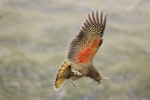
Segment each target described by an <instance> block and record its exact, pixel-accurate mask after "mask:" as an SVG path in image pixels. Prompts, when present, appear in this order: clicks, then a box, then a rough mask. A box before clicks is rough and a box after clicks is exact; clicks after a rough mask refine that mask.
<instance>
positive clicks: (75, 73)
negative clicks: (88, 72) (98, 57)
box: [72, 70, 82, 76]
mask: <svg viewBox="0 0 150 100" xmlns="http://www.w3.org/2000/svg"><path fill="white" fill-rule="evenodd" d="M72 72H73V73H74V75H77V76H80V75H82V74H81V73H80V72H79V71H77V70H72Z"/></svg>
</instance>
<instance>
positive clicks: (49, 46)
mask: <svg viewBox="0 0 150 100" xmlns="http://www.w3.org/2000/svg"><path fill="white" fill-rule="evenodd" d="M149 9H150V1H149V0H72V1H71V0H0V100H150V11H149ZM92 10H103V11H104V12H105V13H106V14H107V26H106V30H105V33H104V41H103V44H102V47H101V48H100V50H99V51H98V52H97V54H96V56H95V58H94V63H95V66H96V67H97V69H98V70H99V71H101V73H103V75H104V76H107V77H109V80H104V81H103V82H102V83H101V85H97V83H96V82H94V81H93V80H91V79H89V78H82V79H80V80H78V81H76V82H77V84H78V85H79V87H80V88H79V89H78V88H75V87H73V85H72V84H71V83H69V82H66V83H65V84H64V86H63V88H62V89H61V90H60V91H59V92H55V91H54V90H53V88H52V86H53V81H54V78H55V75H56V71H57V70H58V68H59V66H60V64H61V62H62V61H63V60H64V59H65V57H66V54H67V49H68V44H69V42H70V41H71V39H72V38H73V36H75V34H77V33H78V32H79V29H80V25H81V24H82V22H83V21H84V18H85V17H86V16H87V14H88V13H89V12H90V11H92Z"/></svg>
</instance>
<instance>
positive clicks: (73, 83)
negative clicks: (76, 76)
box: [69, 79, 79, 88]
mask: <svg viewBox="0 0 150 100" xmlns="http://www.w3.org/2000/svg"><path fill="white" fill-rule="evenodd" d="M69 81H70V82H71V83H72V85H73V86H74V87H76V88H79V86H78V85H77V84H76V83H75V82H74V81H73V80H71V79H69Z"/></svg>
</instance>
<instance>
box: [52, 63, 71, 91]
mask: <svg viewBox="0 0 150 100" xmlns="http://www.w3.org/2000/svg"><path fill="white" fill-rule="evenodd" d="M68 67H69V66H68V64H67V63H66V62H64V63H62V65H61V68H60V69H59V70H58V73H57V76H56V80H55V83H54V86H53V88H54V90H56V91H58V90H59V89H60V88H61V86H62V85H63V83H64V82H65V80H66V79H67V77H66V76H65V75H66V73H67V69H68Z"/></svg>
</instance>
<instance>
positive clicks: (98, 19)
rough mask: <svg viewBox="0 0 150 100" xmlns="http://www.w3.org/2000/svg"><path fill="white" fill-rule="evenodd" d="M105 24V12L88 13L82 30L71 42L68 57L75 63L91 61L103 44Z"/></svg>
mask: <svg viewBox="0 0 150 100" xmlns="http://www.w3.org/2000/svg"><path fill="white" fill-rule="evenodd" d="M105 25H106V16H105V14H103V12H100V13H99V12H97V11H96V12H92V13H90V14H88V17H87V18H86V19H85V21H84V23H83V25H82V26H81V29H80V32H79V33H78V34H77V36H76V37H75V38H74V39H73V40H72V42H71V43H70V47H69V52H68V56H67V58H68V59H70V60H71V61H73V62H75V63H83V64H86V63H90V62H91V61H92V60H93V57H94V55H95V53H96V52H97V50H98V48H99V46H100V45H101V44H102V41H103V39H102V36H103V32H104V29H105Z"/></svg>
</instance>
